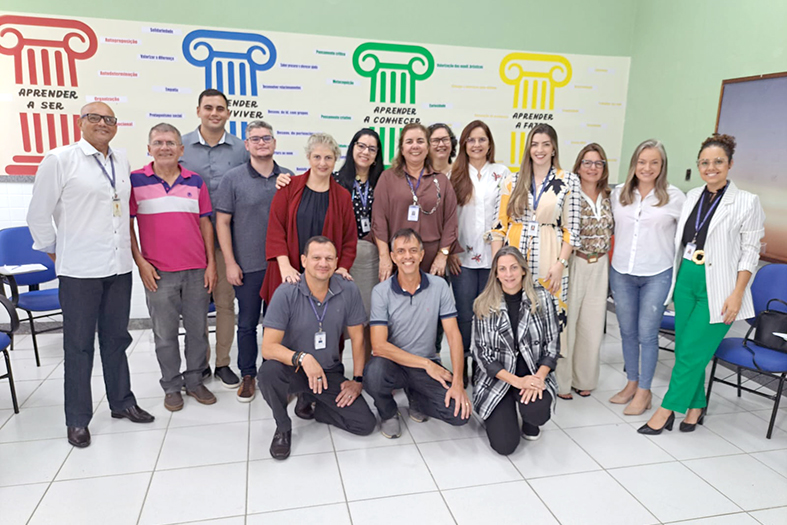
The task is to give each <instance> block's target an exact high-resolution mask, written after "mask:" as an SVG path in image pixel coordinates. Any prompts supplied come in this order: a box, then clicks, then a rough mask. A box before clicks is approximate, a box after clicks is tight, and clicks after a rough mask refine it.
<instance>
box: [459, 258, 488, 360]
mask: <svg viewBox="0 0 787 525" xmlns="http://www.w3.org/2000/svg"><path fill="white" fill-rule="evenodd" d="M487 279H489V269H488V268H465V267H464V266H462V272H461V273H460V274H459V275H453V274H451V289H452V290H453V292H454V300H455V301H456V311H457V314H458V315H457V322H458V323H459V332H460V333H461V334H462V348H464V349H465V356H468V355H470V336H471V330H472V328H473V301H475V300H476V297H478V296H479V295H480V294H481V292H483V291H484V287H485V286H486V281H487Z"/></svg>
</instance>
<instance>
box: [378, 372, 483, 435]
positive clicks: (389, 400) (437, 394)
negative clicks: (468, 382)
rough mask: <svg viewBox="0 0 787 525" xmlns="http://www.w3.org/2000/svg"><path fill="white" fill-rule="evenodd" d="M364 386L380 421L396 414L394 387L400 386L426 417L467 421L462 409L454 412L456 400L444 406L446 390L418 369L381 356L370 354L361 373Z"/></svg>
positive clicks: (456, 422) (457, 422)
mask: <svg viewBox="0 0 787 525" xmlns="http://www.w3.org/2000/svg"><path fill="white" fill-rule="evenodd" d="M459 381H461V379H459ZM363 387H364V389H365V390H366V391H367V392H368V393H369V395H371V396H372V398H374V405H375V406H376V407H377V412H378V413H379V414H380V419H383V420H385V419H391V418H392V417H394V416H395V415H396V410H397V407H396V401H395V400H394V397H393V390H396V389H399V388H403V389H404V390H405V393H406V394H407V397H408V398H409V399H410V404H411V405H415V406H416V408H417V409H418V410H420V411H421V412H423V413H424V414H426V415H427V416H430V417H433V418H436V419H440V420H442V421H445V422H446V423H449V424H451V425H455V426H461V425H464V424H466V423H467V422H468V421H470V420H469V419H462V415H461V411H460V412H459V415H457V416H455V415H454V409H455V407H456V402H455V401H451V404H450V405H449V406H448V407H446V406H445V393H446V389H445V388H444V387H443V385H441V384H440V383H438V382H437V381H435V380H434V379H432V378H431V377H430V376H429V374H427V373H426V370H423V369H420V368H410V367H407V366H401V365H398V364H396V363H394V362H393V361H391V360H390V359H386V358H384V357H372V358H371V359H370V360H369V362H368V363H367V364H366V368H365V369H364V372H363Z"/></svg>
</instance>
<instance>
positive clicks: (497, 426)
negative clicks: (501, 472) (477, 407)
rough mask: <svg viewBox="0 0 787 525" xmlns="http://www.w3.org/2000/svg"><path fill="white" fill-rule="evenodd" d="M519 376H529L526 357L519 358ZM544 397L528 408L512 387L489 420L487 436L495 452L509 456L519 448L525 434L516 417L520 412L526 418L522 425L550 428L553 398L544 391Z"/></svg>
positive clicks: (517, 391) (523, 419)
mask: <svg viewBox="0 0 787 525" xmlns="http://www.w3.org/2000/svg"><path fill="white" fill-rule="evenodd" d="M517 357H518V359H517V367H516V375H518V376H520V377H522V376H525V375H528V374H529V373H530V372H529V371H528V368H527V365H526V364H525V361H524V359H522V356H517ZM543 394H544V395H543V397H542V398H541V399H537V400H535V401H530V402H529V403H528V404H527V405H526V404H524V403H522V402H521V401H520V399H521V396H520V395H519V389H517V388H514V387H509V388H508V391H507V392H506V395H504V396H503V399H501V400H500V402H499V403H498V404H497V406H496V407H495V409H494V410H493V411H492V413H491V414H489V417H488V418H486V436H487V437H488V438H489V444H490V445H491V446H492V448H493V449H494V451H495V452H497V453H498V454H502V455H503V456H507V455H509V454H512V453H513V452H514V451H515V450H516V449H517V447H518V446H519V441H520V439H521V430H520V428H519V420H518V419H517V417H516V412H517V409H519V414H520V415H521V416H522V421H525V422H527V423H530V424H531V425H536V426H538V427H540V426H542V425H544V424H546V422H547V421H549V418H550V416H551V409H552V395H551V394H550V393H549V391H548V390H544V392H543Z"/></svg>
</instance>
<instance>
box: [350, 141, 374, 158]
mask: <svg viewBox="0 0 787 525" xmlns="http://www.w3.org/2000/svg"><path fill="white" fill-rule="evenodd" d="M355 147H356V148H358V151H360V152H361V153H363V152H364V151H366V150H369V153H371V154H372V155H374V154H375V153H377V146H367V145H366V144H364V143H363V142H356V143H355Z"/></svg>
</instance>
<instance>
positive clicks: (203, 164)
mask: <svg viewBox="0 0 787 525" xmlns="http://www.w3.org/2000/svg"><path fill="white" fill-rule="evenodd" d="M197 116H198V117H199V119H200V121H201V123H200V125H199V127H198V128H197V129H196V130H194V131H192V132H191V133H187V134H185V135H184V136H183V148H184V152H183V157H182V158H181V159H180V162H181V164H183V166H185V167H186V168H187V169H189V170H191V171H194V172H196V173H197V174H198V175H199V176H200V177H202V179H203V180H204V181H205V182H206V183H207V185H208V192H209V193H210V200H211V204H212V205H213V207H214V209H215V208H216V196H217V194H218V189H219V183H220V182H221V179H222V177H224V175H225V174H226V173H227V172H228V171H229V170H230V169H232V168H234V167H236V166H239V165H241V164H244V163H245V162H246V161H248V160H249V152H248V151H246V146H245V145H244V144H243V141H242V140H241V139H239V138H238V137H235V136H234V135H230V134H229V133H227V132H226V131H225V130H224V126H225V125H226V124H227V120H229V118H230V111H229V103H228V102H227V97H226V96H225V95H224V93H222V92H221V91H218V90H216V89H206V90H205V91H203V92H202V93H200V96H199V101H198V106H197ZM214 226H215V223H214ZM216 270H217V272H218V274H219V280H218V282H216V287H215V288H214V289H213V302H214V303H215V305H216V371H215V374H216V377H217V378H218V379H219V380H220V381H221V382H222V383H223V384H224V386H226V387H228V388H236V387H237V386H238V385H239V384H240V379H239V378H238V376H237V375H235V373H234V372H233V371H232V370H230V367H229V364H230V347H231V346H232V339H233V336H234V332H235V291H234V290H233V288H232V285H231V284H230V283H229V282H228V281H227V269H226V266H225V264H224V254H223V253H222V251H221V249H217V250H216ZM208 363H210V346H208ZM207 375H210V366H208V368H207V369H206V371H205V374H204V376H207Z"/></svg>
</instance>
